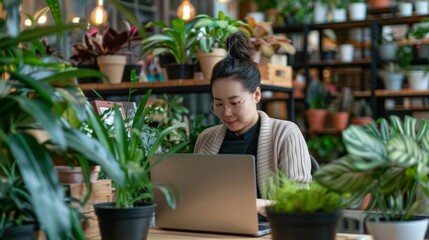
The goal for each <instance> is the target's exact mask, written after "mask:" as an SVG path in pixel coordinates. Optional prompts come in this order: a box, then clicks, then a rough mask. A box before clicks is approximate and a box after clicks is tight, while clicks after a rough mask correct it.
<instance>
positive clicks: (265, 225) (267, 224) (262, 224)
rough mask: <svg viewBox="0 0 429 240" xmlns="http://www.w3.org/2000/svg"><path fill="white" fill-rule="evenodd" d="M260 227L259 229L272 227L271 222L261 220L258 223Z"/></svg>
mask: <svg viewBox="0 0 429 240" xmlns="http://www.w3.org/2000/svg"><path fill="white" fill-rule="evenodd" d="M258 229H259V230H266V229H270V224H269V223H268V222H259V223H258Z"/></svg>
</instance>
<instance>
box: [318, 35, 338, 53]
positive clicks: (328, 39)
mask: <svg viewBox="0 0 429 240" xmlns="http://www.w3.org/2000/svg"><path fill="white" fill-rule="evenodd" d="M337 47H338V43H337V35H336V34H335V32H334V30H332V29H324V30H323V35H322V49H321V51H320V52H321V55H322V56H321V59H322V60H330V61H332V60H335V55H336V53H337Z"/></svg>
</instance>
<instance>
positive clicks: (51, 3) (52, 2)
mask: <svg viewBox="0 0 429 240" xmlns="http://www.w3.org/2000/svg"><path fill="white" fill-rule="evenodd" d="M45 2H46V4H47V5H48V7H49V9H50V10H51V14H52V18H53V19H54V21H55V24H56V25H57V26H61V25H63V20H62V14H61V6H60V3H59V1H58V0H45Z"/></svg>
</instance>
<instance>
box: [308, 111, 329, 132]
mask: <svg viewBox="0 0 429 240" xmlns="http://www.w3.org/2000/svg"><path fill="white" fill-rule="evenodd" d="M305 115H306V116H307V122H308V128H309V129H310V130H323V129H325V127H326V119H327V117H328V111H327V110H326V109H309V110H307V111H306V112H305Z"/></svg>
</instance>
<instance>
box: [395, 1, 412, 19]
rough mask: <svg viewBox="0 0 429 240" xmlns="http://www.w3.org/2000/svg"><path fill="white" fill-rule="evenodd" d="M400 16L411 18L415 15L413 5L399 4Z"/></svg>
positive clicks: (408, 3) (407, 3)
mask: <svg viewBox="0 0 429 240" xmlns="http://www.w3.org/2000/svg"><path fill="white" fill-rule="evenodd" d="M398 8H399V15H401V16H404V17H405V16H411V15H413V3H410V2H399V3H398Z"/></svg>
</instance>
